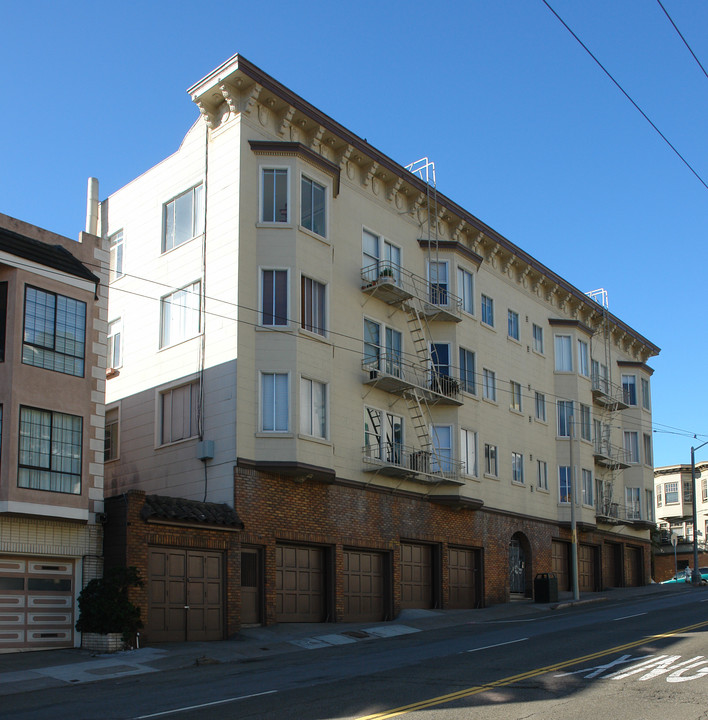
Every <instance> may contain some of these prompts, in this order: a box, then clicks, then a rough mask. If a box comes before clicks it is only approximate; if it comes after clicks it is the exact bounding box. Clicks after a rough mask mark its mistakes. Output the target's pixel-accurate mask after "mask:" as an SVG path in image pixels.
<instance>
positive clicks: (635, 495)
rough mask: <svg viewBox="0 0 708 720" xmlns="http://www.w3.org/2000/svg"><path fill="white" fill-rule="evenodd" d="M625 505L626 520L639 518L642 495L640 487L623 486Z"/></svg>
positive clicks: (640, 515)
mask: <svg viewBox="0 0 708 720" xmlns="http://www.w3.org/2000/svg"><path fill="white" fill-rule="evenodd" d="M624 497H625V507H626V511H627V519H628V520H640V519H641V517H642V506H641V501H642V495H641V488H638V487H625V489H624Z"/></svg>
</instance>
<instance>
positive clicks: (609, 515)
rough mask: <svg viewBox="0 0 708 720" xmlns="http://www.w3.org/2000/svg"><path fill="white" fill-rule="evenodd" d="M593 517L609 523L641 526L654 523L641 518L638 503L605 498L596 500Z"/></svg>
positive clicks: (647, 526) (646, 526) (649, 525)
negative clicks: (627, 503) (631, 503)
mask: <svg viewBox="0 0 708 720" xmlns="http://www.w3.org/2000/svg"><path fill="white" fill-rule="evenodd" d="M595 517H596V519H597V520H599V521H601V522H604V523H606V524H609V525H633V526H635V527H641V528H653V527H655V525H656V523H655V522H653V521H651V520H646V519H643V518H642V516H641V512H640V508H639V504H636V505H621V504H620V503H616V502H611V501H610V500H606V499H600V500H598V501H597V505H596V506H595Z"/></svg>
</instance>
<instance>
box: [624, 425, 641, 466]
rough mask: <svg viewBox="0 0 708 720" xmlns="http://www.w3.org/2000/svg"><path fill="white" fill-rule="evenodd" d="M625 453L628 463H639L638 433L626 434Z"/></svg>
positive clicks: (626, 432)
mask: <svg viewBox="0 0 708 720" xmlns="http://www.w3.org/2000/svg"><path fill="white" fill-rule="evenodd" d="M624 451H625V454H626V455H627V461H628V462H631V463H638V462H639V435H638V433H636V432H628V431H626V430H625V433H624Z"/></svg>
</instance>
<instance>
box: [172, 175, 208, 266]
mask: <svg viewBox="0 0 708 720" xmlns="http://www.w3.org/2000/svg"><path fill="white" fill-rule="evenodd" d="M186 195H191V199H192V202H191V211H190V212H191V225H192V227H191V232H190V235H189V237H185V238H184V239H183V240H180V241H179V242H175V239H176V224H174V225H173V233H172V235H173V236H172V238H169V237H168V216H169V214H170V207H171V206H173V205H175V203H177V201H178V200H181V199H182V198H183V197H185V196H186ZM173 222H174V221H173ZM203 233H204V183H202V182H199V183H197V184H196V185H193V186H192V187H191V188H189V189H187V190H185V191H184V192H181V193H179V194H178V195H175V196H174V197H173V198H171V199H170V200H168V201H167V202H166V203H164V205H163V206H162V253H163V254H164V253H167V252H170V251H171V250H174V249H176V248H178V247H181V246H182V245H185V244H186V243H188V242H189V241H190V240H194V238H196V237H200V236H201V235H202V234H203Z"/></svg>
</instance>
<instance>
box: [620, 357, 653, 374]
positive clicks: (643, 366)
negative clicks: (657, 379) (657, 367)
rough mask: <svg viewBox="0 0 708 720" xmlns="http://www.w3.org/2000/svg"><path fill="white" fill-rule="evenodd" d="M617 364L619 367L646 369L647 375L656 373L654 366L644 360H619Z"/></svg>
mask: <svg viewBox="0 0 708 720" xmlns="http://www.w3.org/2000/svg"><path fill="white" fill-rule="evenodd" d="M617 365H618V366H619V367H628V368H629V367H633V368H637V369H638V370H642V371H644V372H645V373H646V374H647V375H653V374H654V368H650V367H649V366H648V365H647V364H646V363H643V362H635V361H633V360H618V361H617Z"/></svg>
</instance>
